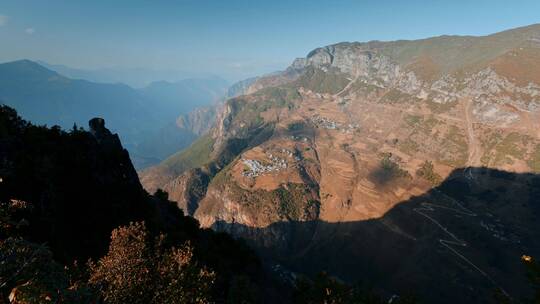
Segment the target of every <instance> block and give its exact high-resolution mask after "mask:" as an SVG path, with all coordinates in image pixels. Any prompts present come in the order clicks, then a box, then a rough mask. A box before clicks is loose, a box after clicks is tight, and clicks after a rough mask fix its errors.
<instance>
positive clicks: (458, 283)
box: [213, 168, 540, 303]
mask: <svg viewBox="0 0 540 304" xmlns="http://www.w3.org/2000/svg"><path fill="white" fill-rule="evenodd" d="M471 169H473V168H465V169H458V170H455V171H454V172H453V173H452V174H451V175H450V176H449V177H448V178H447V179H446V180H445V181H443V182H442V183H441V184H440V185H439V186H437V187H435V188H433V189H431V190H430V191H428V192H426V193H425V194H423V195H420V196H416V197H412V198H411V199H409V200H407V201H404V202H401V203H399V204H397V205H396V206H395V207H394V208H393V209H391V210H390V211H388V212H387V213H386V214H385V215H384V216H382V217H380V218H377V219H371V220H365V221H357V222H341V223H329V222H324V221H311V222H279V223H275V224H272V225H270V226H268V227H265V228H253V227H247V226H243V225H240V224H230V223H225V222H218V223H216V224H214V227H213V228H214V229H216V230H221V231H228V232H232V233H233V234H234V235H237V236H241V237H243V238H245V239H247V240H248V242H249V243H250V244H251V245H252V246H254V247H255V248H257V250H258V251H259V252H260V254H261V255H262V256H263V257H264V258H265V259H267V260H269V262H270V263H272V264H279V265H281V266H282V267H281V268H280V269H287V271H291V272H300V273H306V274H315V273H317V272H320V271H326V272H328V273H329V274H331V275H334V276H336V277H338V278H340V279H342V280H344V281H347V282H349V283H356V282H363V283H364V284H369V285H372V286H377V287H380V288H382V291H383V292H386V293H388V294H389V295H390V294H403V293H409V292H411V291H412V292H414V293H416V294H418V295H419V296H420V298H421V299H423V300H424V301H425V302H428V303H478V302H489V301H490V300H493V298H494V297H493V295H494V293H495V291H496V289H497V288H500V289H502V290H503V292H506V293H508V295H509V296H510V297H512V298H514V299H520V298H522V297H524V296H527V295H529V293H530V292H531V290H530V286H529V284H528V282H527V277H526V272H525V269H524V268H523V266H522V264H521V262H520V256H521V255H523V254H527V255H532V256H540V219H539V218H538V215H539V211H540V175H535V174H517V173H509V172H504V171H499V170H494V169H487V168H474V172H475V175H474V176H472V177H471V175H469V174H466V173H468V172H469V171H470V170H471Z"/></svg>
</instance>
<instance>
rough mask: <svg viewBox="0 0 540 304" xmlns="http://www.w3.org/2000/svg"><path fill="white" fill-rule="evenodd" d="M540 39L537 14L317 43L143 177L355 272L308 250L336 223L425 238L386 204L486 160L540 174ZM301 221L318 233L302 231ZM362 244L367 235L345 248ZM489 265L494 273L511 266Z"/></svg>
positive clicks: (195, 209)
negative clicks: (531, 20) (479, 31)
mask: <svg viewBox="0 0 540 304" xmlns="http://www.w3.org/2000/svg"><path fill="white" fill-rule="evenodd" d="M539 41H540V26H538V25H535V26H530V27H526V28H520V29H516V30H511V31H506V32H502V33H498V34H494V35H491V36H486V37H457V36H442V37H436V38H430V39H425V40H417V41H396V42H368V43H340V44H336V45H331V46H327V47H324V48H319V49H316V50H314V51H312V52H311V53H309V54H308V56H307V57H306V58H301V59H297V60H295V61H294V63H293V64H292V65H291V67H289V68H288V69H287V71H286V72H284V73H282V74H278V75H271V76H267V77H261V78H259V79H257V80H255V81H254V82H253V83H252V84H251V85H250V88H249V89H247V90H245V92H247V93H250V94H248V95H242V96H238V97H235V98H232V99H230V100H228V101H227V102H226V104H225V105H224V106H223V108H222V110H221V113H220V114H219V116H218V119H217V123H216V126H215V127H214V129H212V131H211V132H210V135H209V136H207V137H204V138H202V139H201V140H199V141H198V142H197V143H196V144H195V145H193V146H192V148H190V149H188V150H185V151H183V152H181V153H179V154H178V155H176V156H174V157H173V158H169V159H168V160H166V161H165V162H164V163H162V164H160V165H159V166H157V167H154V168H151V169H150V170H147V171H146V172H144V173H143V174H142V182H143V184H144V185H145V187H146V188H147V189H148V190H150V191H153V190H155V189H157V188H158V187H160V188H164V189H165V190H166V191H168V192H169V193H170V197H171V198H172V199H174V200H176V201H177V202H178V204H179V206H181V207H182V208H183V209H184V210H187V212H188V213H189V214H191V215H193V216H195V217H196V218H197V219H198V220H199V221H200V222H201V224H202V225H203V226H206V227H214V228H215V229H224V230H227V231H229V232H232V233H233V234H237V235H240V236H244V237H247V238H250V239H254V240H256V244H257V246H259V247H261V248H274V249H275V248H281V247H280V246H285V245H284V243H285V244H289V245H290V246H292V245H291V244H292V242H293V240H296V239H297V237H298V238H299V239H301V240H302V242H301V244H302V248H303V249H297V250H292V251H287V254H289V255H291V254H294V256H295V257H296V258H305V259H308V260H309V261H310V262H309V263H304V264H302V265H304V266H306V267H297V269H296V270H298V271H306V270H307V269H319V270H324V269H331V270H333V271H334V273H335V274H337V275H340V276H343V277H344V278H346V279H348V280H353V279H354V275H352V274H351V273H350V272H348V271H353V270H352V269H349V270H345V268H344V267H346V266H345V264H344V263H340V262H335V263H337V264H332V263H334V262H328V260H327V258H328V256H326V257H322V256H317V255H309V257H308V256H307V255H308V253H309V252H311V251H313V248H325V250H330V251H331V249H330V248H329V247H327V246H326V245H322V244H325V243H326V242H330V243H331V240H332V239H334V238H335V237H336V234H335V233H333V232H332V231H336V230H335V229H336V228H335V227H336V226H335V224H340V223H341V224H342V225H338V226H339V227H340V228H339V234H338V235H339V236H340V237H343V236H345V235H349V234H353V235H354V234H355V233H357V232H355V231H356V230H355V229H357V228H354V229H353V228H351V229H348V228H347V227H357V226H355V225H352V224H347V223H358V222H361V221H368V220H377V221H380V222H382V223H383V224H384V227H382V228H381V229H382V230H384V231H385V233H389V234H392V235H393V237H395V238H397V239H400V240H402V241H405V240H407V239H409V240H410V239H419V238H422V237H423V235H425V232H426V231H427V230H421V231H420V230H415V231H414V233H413V232H411V231H410V229H409V231H408V230H407V229H406V228H407V225H408V224H407V225H405V224H404V225H401V223H400V221H386V220H385V219H386V218H387V217H386V216H385V215H386V214H388V212H389V211H390V210H394V209H395V208H397V205H399V204H400V202H404V201H408V200H410V199H413V198H414V197H415V196H419V195H422V194H424V193H428V192H429V191H430V189H432V188H434V187H436V186H438V185H439V184H440V183H441V182H442V181H443V180H447V181H448V178H450V180H451V179H454V178H457V179H460V180H462V182H463V183H465V184H469V185H476V184H482V183H484V182H485V174H484V173H483V172H485V171H483V170H481V169H477V168H478V167H484V168H491V169H498V170H504V171H507V172H513V173H516V174H517V173H528V172H536V173H538V172H540V78H539V77H540V76H539V75H540V74H539V73H540V72H539V71H538V68H537V67H538V66H539V64H540V55H539V54H540V42H539ZM456 169H459V170H458V171H456ZM452 172H454V173H453V174H452V176H450V175H451V173H452ZM531 187H532V186H531ZM501 191H502V190H501ZM505 191H510V190H508V189H507V190H505ZM524 191H525V192H526V191H528V190H524ZM461 199H462V200H463V201H464V202H465V203H464V204H465V205H467V206H468V205H469V204H473V203H478V200H474V199H473V198H471V201H469V200H468V199H469V197H467V196H465V197H463V198H461ZM509 199H510V197H507V196H495V197H492V199H490V200H481V202H483V203H481V204H480V205H482V204H488V203H490V204H491V203H493V204H504V203H505V202H506V201H507V200H509ZM512 203H515V202H512ZM403 208H407V207H403ZM411 208H412V207H411ZM415 208H416V207H415ZM411 210H412V209H411ZM481 210H482V212H483V214H488V213H490V212H492V211H490V207H489V206H482V208H481ZM498 216H501V218H499V220H502V221H504V220H507V218H504V216H505V215H504V213H500V214H498ZM426 220H428V221H429V218H427V219H426V218H422V217H418V218H415V219H414V221H426ZM298 223H306V225H307V226H309V227H310V230H309V231H310V232H309V233H308V234H306V233H305V232H304V231H303V230H302V229H298V230H294V227H296V226H295V225H298ZM319 223H328V226H331V227H332V228H328V227H326V224H325V225H322V224H319ZM278 224H279V225H278ZM276 225H277V226H278V227H279V229H273V228H272V227H276ZM284 227H285V228H284ZM429 227H431V228H426V229H428V230H429V229H441V228H442V227H439V226H429ZM490 227H491V226H490ZM291 229H293V230H291ZM525 230H527V229H525ZM295 233H298V234H295ZM377 233H378V234H380V235H382V234H381V233H379V232H377ZM527 233H529V232H526V233H525V234H527ZM527 235H528V236H527V237H524V238H523V239H522V241H520V242H524V243H525V242H526V241H525V239H528V240H530V239H529V237H530V236H531V235H530V234H527ZM375 239H376V238H375ZM499 241H500V242H502V243H504V244H505V245H504V246H509V248H512V250H513V251H517V248H519V246H524V248H525V247H526V248H528V249H531V248H532V249H531V250H536V249H538V248H537V247H536V245H535V243H534V242H532V243H531V242H529V243H527V244H526V245H524V243H508V242H506V241H504V240H499ZM396 242H399V241H396ZM422 244H423V243H422ZM518 244H519V245H518ZM364 245H365V246H369V245H368V244H364ZM321 246H322V247H321ZM418 246H424V245H418ZM433 246H436V244H434V245H433ZM501 246H502V245H501ZM293 247H294V246H293ZM412 247H414V245H412ZM436 248H438V247H436ZM535 248H536V249H535ZM289 249H290V248H289ZM384 250H385V248H383V247H380V248H379V251H377V250H375V251H374V253H373V254H374V255H377V254H380V253H382V251H384ZM438 250H440V248H439V249H438ZM443 250H444V249H443ZM482 250H483V249H478V252H475V257H477V258H480V259H481V254H482ZM447 251H448V250H447ZM513 251H512V252H513ZM361 252H362V249H361V247H353V248H352V249H351V250H348V251H346V253H344V255H343V258H344V259H345V260H349V261H350V260H351V259H356V258H360V257H361V256H363V255H362V254H361ZM334 253H336V252H334ZM445 254H446V255H448V254H452V252H448V253H445ZM411 257H412V256H411ZM415 257H416V258H419V256H415ZM505 257H507V256H506V255H505ZM273 258H276V256H275V255H274V256H273ZM395 258H397V257H392V258H391V260H392V263H394V262H396V261H395ZM300 260H301V259H300ZM375 260H376V259H375ZM375 260H374V261H375ZM296 261H298V259H296ZM376 261H377V263H378V262H382V261H378V260H376ZM462 262H463V261H461V262H460V261H457V262H455V263H458V264H459V263H462ZM328 263H330V264H331V265H334V266H335V267H330V266H329V265H330V264H328ZM308 264H309V265H308ZM336 265H337V266H336ZM454 266H455V267H465V268H467V267H469V268H470V267H471V266H470V265H462V264H461V266H456V265H454ZM454 266H449V269H453V268H452V267H454ZM426 267H427V266H426ZM486 267H487V268H481V269H483V270H481V271H482V272H485V273H489V272H490V271H496V270H494V269H496V268H497V266H486ZM490 267H491V268H490ZM403 271H404V272H403V273H405V274H409V273H411V272H410V271H412V270H403ZM449 271H451V270H449ZM510 272H511V271H510ZM511 273H512V275H516V273H515V272H511ZM433 275H436V274H433ZM492 287H493V286H491V288H492ZM460 288H466V287H465V285H463V286H461V287H460ZM486 288H487V287H486Z"/></svg>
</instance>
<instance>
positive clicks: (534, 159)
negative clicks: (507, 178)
mask: <svg viewBox="0 0 540 304" xmlns="http://www.w3.org/2000/svg"><path fill="white" fill-rule="evenodd" d="M527 163H528V164H529V167H531V169H532V170H533V171H534V172H536V173H540V144H538V145H536V147H535V149H534V151H533V153H532V154H531V156H530V158H529V160H528V162H527Z"/></svg>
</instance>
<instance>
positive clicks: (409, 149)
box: [398, 138, 420, 155]
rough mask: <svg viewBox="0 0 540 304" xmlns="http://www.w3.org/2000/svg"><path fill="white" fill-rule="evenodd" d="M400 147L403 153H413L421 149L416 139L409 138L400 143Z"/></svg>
mask: <svg viewBox="0 0 540 304" xmlns="http://www.w3.org/2000/svg"><path fill="white" fill-rule="evenodd" d="M398 148H399V150H400V151H401V152H403V153H406V154H409V155H413V154H414V153H416V152H418V151H419V149H420V146H419V145H418V144H417V143H416V142H415V141H414V140H412V139H410V138H407V139H405V140H404V141H402V142H400V143H399V145H398Z"/></svg>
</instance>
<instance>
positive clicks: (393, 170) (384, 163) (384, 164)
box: [380, 153, 411, 178]
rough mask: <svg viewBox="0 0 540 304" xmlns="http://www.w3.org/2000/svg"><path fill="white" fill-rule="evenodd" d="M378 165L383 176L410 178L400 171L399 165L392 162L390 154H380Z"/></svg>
mask: <svg viewBox="0 0 540 304" xmlns="http://www.w3.org/2000/svg"><path fill="white" fill-rule="evenodd" d="M380 165H381V168H382V169H383V171H384V172H385V174H387V175H389V176H391V177H409V178H410V177H411V175H410V174H409V172H407V171H406V170H403V169H401V168H400V166H399V164H398V163H397V162H395V161H394V160H392V153H381V162H380Z"/></svg>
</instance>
